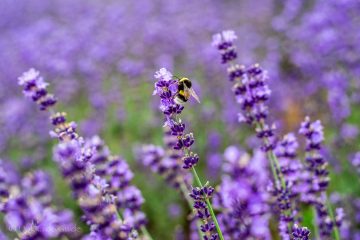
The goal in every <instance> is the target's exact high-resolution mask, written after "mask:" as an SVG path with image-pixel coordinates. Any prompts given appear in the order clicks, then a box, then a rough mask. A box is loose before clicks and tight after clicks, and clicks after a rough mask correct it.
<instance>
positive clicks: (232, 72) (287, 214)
mask: <svg viewBox="0 0 360 240" xmlns="http://www.w3.org/2000/svg"><path fill="white" fill-rule="evenodd" d="M235 39H236V35H235V33H234V32H233V31H224V32H222V33H219V34H216V35H214V37H213V45H214V46H215V47H217V49H218V50H219V52H220V54H221V57H222V63H223V64H225V63H227V64H228V69H227V71H228V75H229V80H230V81H231V82H233V84H234V85H233V91H234V94H235V97H236V100H237V102H238V104H239V105H240V113H239V122H245V123H247V124H248V125H250V126H251V127H253V128H254V130H255V132H256V135H257V137H258V138H259V139H260V140H261V141H262V147H261V148H262V150H263V151H264V152H265V153H266V154H267V158H268V160H269V162H270V167H271V171H272V175H273V178H274V184H273V186H272V188H273V189H272V192H273V194H274V196H275V198H276V201H277V206H278V208H279V212H280V216H279V217H280V219H279V230H280V234H281V236H282V237H283V238H284V239H286V238H289V235H290V234H291V226H292V224H291V223H293V222H294V216H293V213H292V212H293V211H292V209H294V208H295V207H294V204H293V203H292V202H291V201H290V200H291V199H290V197H291V196H292V189H291V184H289V182H288V181H287V179H286V178H285V176H284V172H283V170H284V169H286V168H287V167H286V166H285V168H284V166H281V165H280V163H279V160H278V157H277V156H276V154H275V148H276V145H277V143H276V137H275V133H274V130H275V129H276V127H275V125H274V124H268V123H267V120H268V114H269V111H268V106H267V102H268V100H269V97H270V94H271V90H270V88H269V86H268V84H267V81H268V74H267V71H265V70H263V69H262V68H261V67H260V66H259V64H254V65H252V66H250V67H245V66H243V65H238V64H236V63H234V60H235V59H236V58H237V54H236V51H235V47H234V46H233V41H234V40H235Z"/></svg>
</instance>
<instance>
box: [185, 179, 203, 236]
mask: <svg viewBox="0 0 360 240" xmlns="http://www.w3.org/2000/svg"><path fill="white" fill-rule="evenodd" d="M180 190H181V192H182V194H183V195H184V197H185V199H186V202H187V203H188V205H189V208H190V209H193V201H192V199H191V198H190V196H189V190H188V188H187V187H186V186H185V184H184V183H183V182H182V183H180ZM200 226H201V223H200V221H199V220H197V221H196V228H197V231H198V234H199V237H200V239H203V236H204V234H203V233H202V232H201V230H200Z"/></svg>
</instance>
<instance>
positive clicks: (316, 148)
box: [299, 117, 343, 239]
mask: <svg viewBox="0 0 360 240" xmlns="http://www.w3.org/2000/svg"><path fill="white" fill-rule="evenodd" d="M299 133H300V134H303V135H304V136H305V138H306V171H307V173H308V174H307V179H305V182H306V183H308V184H307V186H306V192H305V193H304V194H303V196H302V201H304V202H306V203H309V204H311V205H313V207H314V208H315V210H316V213H317V216H318V225H319V229H320V235H321V237H323V238H325V239H326V238H329V237H330V236H331V232H332V230H334V233H335V238H336V239H339V233H338V226H339V225H340V224H341V222H342V218H343V214H342V211H341V210H337V213H338V214H337V215H338V216H337V219H338V221H337V219H334V216H332V215H333V214H332V209H331V206H330V204H329V203H328V198H327V195H326V190H327V188H328V185H329V180H330V179H329V171H328V169H327V167H328V162H327V161H326V160H325V159H324V157H323V155H322V153H321V147H322V143H323V141H324V132H323V126H322V124H321V122H320V120H317V121H315V122H311V121H310V118H309V117H306V118H305V120H304V121H303V122H302V123H301V127H300V130H299Z"/></svg>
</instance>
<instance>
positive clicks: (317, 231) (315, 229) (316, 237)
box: [312, 207, 320, 240]
mask: <svg viewBox="0 0 360 240" xmlns="http://www.w3.org/2000/svg"><path fill="white" fill-rule="evenodd" d="M312 209H313V225H314V235H315V240H320V234H319V228H318V224H317V212H316V208H315V207H313V208H312Z"/></svg>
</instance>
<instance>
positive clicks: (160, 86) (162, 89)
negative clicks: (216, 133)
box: [153, 68, 224, 240]
mask: <svg viewBox="0 0 360 240" xmlns="http://www.w3.org/2000/svg"><path fill="white" fill-rule="evenodd" d="M154 76H155V78H156V79H157V81H156V82H155V90H154V93H153V94H154V95H158V96H159V97H160V110H161V111H162V112H163V114H164V116H165V124H164V127H167V128H169V132H170V135H172V136H176V138H177V139H176V142H175V143H170V144H169V145H171V146H172V148H173V149H174V150H181V152H182V163H183V165H182V167H183V168H184V169H191V170H192V173H193V176H194V178H195V180H196V182H197V185H198V187H197V188H193V190H192V193H191V194H190V196H191V197H192V198H193V200H194V203H193V207H194V208H195V209H196V210H197V212H198V215H197V216H198V218H199V219H200V220H202V221H203V224H202V225H201V226H200V230H201V231H202V232H203V233H205V235H204V236H203V238H204V239H205V240H210V239H212V240H215V239H217V238H218V237H219V238H220V239H221V240H223V239H224V238H223V236H222V232H221V230H220V227H219V224H218V221H217V219H216V215H215V213H214V211H213V209H212V206H211V203H210V197H211V194H212V192H213V188H212V187H211V186H207V185H205V186H204V185H203V184H202V183H201V180H200V178H199V176H198V174H197V172H196V169H195V165H196V164H197V163H198V161H199V156H198V155H197V154H196V153H194V152H192V151H191V146H192V145H193V144H194V142H195V139H194V136H193V133H185V124H184V123H182V121H181V119H180V117H179V115H180V114H181V112H182V111H183V109H184V106H182V105H180V104H178V103H176V102H175V97H176V95H177V92H178V81H177V80H175V79H173V75H172V73H171V72H169V71H168V70H166V69H165V68H161V69H160V70H159V71H157V72H156V73H155V75H154ZM167 143H169V142H168V141H167ZM189 202H190V201H189ZM210 217H211V218H210ZM215 228H216V231H217V233H212V231H213V230H214V229H215Z"/></svg>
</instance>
